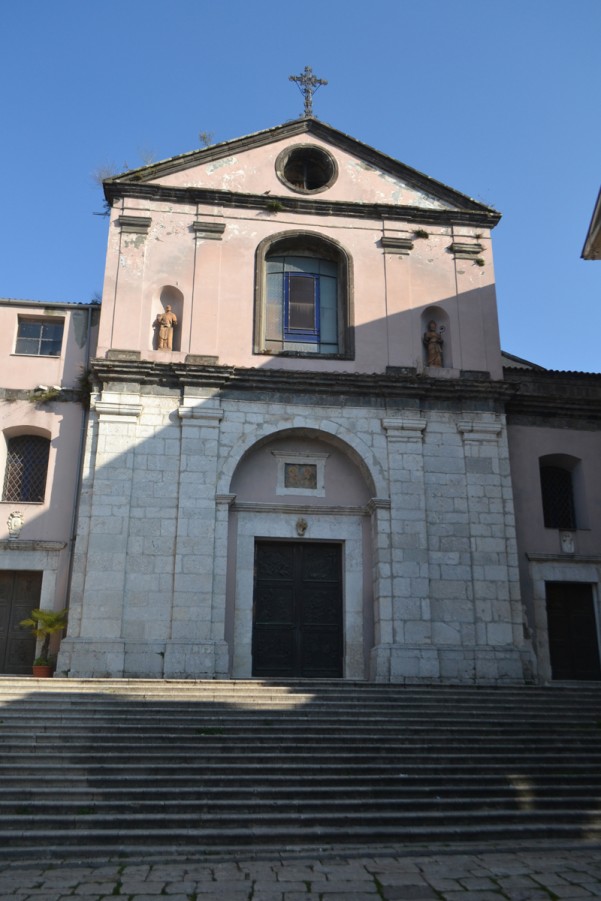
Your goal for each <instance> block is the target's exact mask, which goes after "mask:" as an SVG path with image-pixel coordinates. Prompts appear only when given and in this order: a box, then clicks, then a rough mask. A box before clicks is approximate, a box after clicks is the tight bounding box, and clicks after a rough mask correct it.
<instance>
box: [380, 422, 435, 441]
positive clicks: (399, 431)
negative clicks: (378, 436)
mask: <svg viewBox="0 0 601 901" xmlns="http://www.w3.org/2000/svg"><path fill="white" fill-rule="evenodd" d="M382 427H383V428H384V429H385V430H386V432H387V437H388V440H389V441H423V438H424V432H425V430H426V420H425V419H383V420H382Z"/></svg>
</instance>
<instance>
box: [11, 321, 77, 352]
mask: <svg viewBox="0 0 601 901" xmlns="http://www.w3.org/2000/svg"><path fill="white" fill-rule="evenodd" d="M64 324H65V323H64V320H62V319H58V320H57V319H19V330H18V332H17V344H16V347H15V353H16V354H27V355H29V356H35V357H60V355H61V348H62V345H63V328H64Z"/></svg>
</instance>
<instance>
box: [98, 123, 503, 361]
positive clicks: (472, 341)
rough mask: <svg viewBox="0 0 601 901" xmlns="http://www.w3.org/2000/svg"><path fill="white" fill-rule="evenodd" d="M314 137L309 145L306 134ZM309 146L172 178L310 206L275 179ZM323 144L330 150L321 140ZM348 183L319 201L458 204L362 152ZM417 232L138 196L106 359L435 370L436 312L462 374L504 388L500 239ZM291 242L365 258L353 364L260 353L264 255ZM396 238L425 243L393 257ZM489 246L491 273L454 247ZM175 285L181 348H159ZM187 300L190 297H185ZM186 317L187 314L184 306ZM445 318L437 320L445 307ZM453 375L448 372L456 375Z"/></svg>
mask: <svg viewBox="0 0 601 901" xmlns="http://www.w3.org/2000/svg"><path fill="white" fill-rule="evenodd" d="M302 139H307V136H301V140H302ZM301 140H299V136H295V137H293V138H289V139H288V140H287V141H278V142H276V143H275V144H274V145H267V146H263V147H257V148H254V149H250V150H248V151H246V152H244V153H243V154H240V155H239V156H238V157H232V158H226V159H222V160H219V161H213V162H212V163H205V164H204V165H198V166H196V167H194V168H192V169H186V170H185V171H180V172H175V173H172V174H168V175H165V176H163V177H161V178H160V179H159V180H158V181H159V182H160V183H161V184H165V185H177V186H179V187H182V186H202V187H205V188H215V189H219V190H236V191H242V192H244V193H253V194H257V195H261V196H263V195H267V194H269V193H270V192H273V193H274V194H277V195H278V196H286V195H287V194H288V195H290V196H295V197H296V199H298V195H294V193H293V192H292V191H291V190H290V189H289V188H286V186H285V185H283V184H282V182H281V181H280V180H279V179H278V177H277V175H276V173H275V168H274V166H275V160H276V158H277V156H278V154H279V153H280V151H281V150H282V148H283V147H285V146H286V145H287V144H290V145H295V144H298V143H300V142H301ZM310 143H311V144H313V145H318V144H319V143H320V141H318V140H316V139H315V138H313V137H311V139H310ZM330 151H331V152H332V154H333V155H334V156H335V158H336V161H337V164H338V169H339V177H338V179H337V181H336V182H335V183H334V185H332V187H331V188H328V189H327V190H325V191H323V192H320V193H319V194H317V195H316V196H315V197H314V198H313V199H315V200H318V201H319V200H324V201H341V200H346V201H352V202H353V203H359V204H361V203H369V204H373V203H387V204H394V205H397V204H408V205H410V206H412V207H414V208H415V207H418V208H420V207H421V208H423V210H424V214H425V215H426V214H427V211H429V210H431V209H444V208H445V206H446V201H445V202H442V201H439V200H436V199H435V198H434V197H433V196H432V195H430V194H428V193H420V192H419V191H418V190H416V189H415V188H413V187H410V186H408V185H405V184H403V183H402V181H401V180H399V179H395V178H393V177H392V176H390V175H388V174H386V173H384V172H379V171H377V170H376V169H375V168H374V167H373V166H368V165H366V164H365V163H363V162H362V161H360V160H358V159H355V158H353V157H352V156H351V155H350V154H348V153H346V152H342V151H340V150H339V149H337V148H335V149H332V148H330ZM123 215H128V216H144V217H150V219H151V224H150V227H149V231H148V234H146V235H145V234H132V233H128V232H127V231H123V230H122V229H121V228H120V225H119V217H120V216H123ZM195 221H203V222H204V221H210V222H218V223H221V224H223V225H225V231H224V232H223V236H222V239H221V240H211V239H206V238H198V239H195V237H194V234H193V232H192V228H191V226H192V223H193V222H195ZM417 227H418V226H417V225H416V224H415V223H410V222H407V223H403V222H402V221H398V220H391V221H386V219H383V218H382V217H381V216H379V217H378V218H373V219H369V218H356V217H352V216H346V215H342V214H337V213H334V214H329V215H328V216H327V217H325V216H323V215H318V214H317V213H308V212H303V213H297V212H293V211H286V210H283V211H274V212H270V211H268V210H256V209H242V208H236V207H231V208H230V207H228V208H227V209H226V208H223V207H220V206H217V205H206V206H203V205H202V204H198V205H197V204H190V205H185V204H182V205H180V204H175V203H168V202H162V201H158V200H156V201H154V200H153V201H145V200H140V199H130V200H127V202H119V203H117V204H116V206H115V207H114V208H113V211H112V215H111V221H110V227H109V237H108V254H107V267H106V277H105V284H104V291H103V306H102V320H101V328H100V337H99V348H98V351H99V355H100V356H103V355H105V354H106V352H107V351H108V350H109V349H110V348H118V349H124V350H125V349H127V350H137V351H140V352H141V354H142V357H143V358H144V359H151V360H152V359H154V360H163V361H165V360H178V361H183V360H184V359H185V356H186V354H199V355H210V356H216V357H218V358H219V362H220V363H224V364H229V365H236V366H269V367H277V368H286V369H301V370H302V369H304V370H307V369H310V370H317V371H331V370H334V371H336V370H338V371H349V372H383V371H384V370H385V368H386V366H389V365H391V366H415V367H417V368H418V369H421V368H423V365H424V353H423V346H422V335H423V328H424V317H425V318H427V317H428V315H429V310H430V308H432V307H435V308H436V309H437V310H442V311H444V313H445V314H446V316H447V317H448V323H449V328H448V332H447V336H446V339H445V340H446V342H447V347H446V355H447V359H448V360H449V361H450V365H449V366H448V368H452V369H453V370H455V371H458V370H461V369H464V370H465V369H469V370H485V371H488V372H490V373H491V374H492V376H493V377H494V378H500V377H501V361H500V352H499V333H498V324H497V314H496V300H495V289H494V269H493V262H492V251H491V246H490V234H489V233H488V232H487V231H484V232H483V231H482V230H477V229H474V228H471V227H468V226H466V227H451V226H442V225H426V226H425V230H426V231H427V232H428V235H429V237H428V238H417V237H415V234H414V233H415V230H416V228H417ZM287 231H291V232H292V231H304V232H314V233H318V234H321V235H323V236H324V237H326V238H329V239H331V240H333V241H336V242H339V243H340V245H341V246H342V247H343V248H344V250H345V251H346V253H347V254H348V256H349V258H350V259H351V261H352V270H353V289H352V310H353V312H352V323H351V324H352V326H353V328H354V338H355V356H354V359H352V360H348V359H346V360H326V359H321V360H320V359H317V360H316V359H310V360H309V359H303V358H302V357H300V358H290V357H282V356H270V355H266V354H258V353H253V326H254V303H255V253H256V249H257V246H258V245H259V244H260V242H261V241H263V240H264V239H266V238H269V237H270V236H272V235H275V234H281V233H286V232H287ZM384 236H387V237H389V236H392V237H404V238H409V239H412V240H413V244H414V246H413V249H412V250H411V251H410V253H409V254H408V255H399V254H395V253H386V252H385V251H384V249H383V248H382V246H381V243H380V242H381V239H382V238H383V237H384ZM458 241H459V242H468V243H470V242H471V243H480V244H482V245H483V247H484V250H483V251H482V252H481V254H480V257H481V259H482V260H483V261H484V265H476V264H475V263H474V260H472V259H456V258H455V256H454V255H453V254H452V253H451V252H450V250H449V248H450V245H451V244H452V243H453V242H458ZM167 286H169V287H170V288H171V289H175V294H176V296H181V304H180V306H179V310H176V311H177V312H178V313H179V314H180V315H179V319H180V322H179V325H178V329H179V334H178V337H177V345H178V347H179V350H174V351H172V352H169V353H165V352H160V351H157V350H154V349H153V329H152V323H153V321H154V319H155V318H156V314H157V312H158V311H159V310H162V309H163V308H164V305H165V303H164V301H163V303H162V304H161V295H162V292H163V291H164V289H165V288H166V287H167ZM178 292H179V294H178ZM174 309H176V307H174ZM435 313H436V310H435ZM445 365H446V364H445Z"/></svg>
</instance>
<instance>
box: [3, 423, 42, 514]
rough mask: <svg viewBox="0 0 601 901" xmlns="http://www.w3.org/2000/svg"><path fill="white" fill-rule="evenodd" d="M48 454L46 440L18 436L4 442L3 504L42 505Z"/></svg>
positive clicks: (31, 436) (35, 436)
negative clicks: (9, 502)
mask: <svg viewBox="0 0 601 901" xmlns="http://www.w3.org/2000/svg"><path fill="white" fill-rule="evenodd" d="M49 452H50V441H49V439H48V438H42V437H40V436H39V435H18V436H17V437H15V438H9V439H8V440H7V442H6V468H5V470H4V486H3V490H2V500H3V501H13V502H21V503H27V504H40V503H42V501H43V500H44V494H45V492H46V476H47V474H48V455H49Z"/></svg>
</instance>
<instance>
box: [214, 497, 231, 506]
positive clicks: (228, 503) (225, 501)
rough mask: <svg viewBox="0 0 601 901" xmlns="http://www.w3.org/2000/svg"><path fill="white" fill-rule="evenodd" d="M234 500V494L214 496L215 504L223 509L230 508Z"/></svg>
mask: <svg viewBox="0 0 601 901" xmlns="http://www.w3.org/2000/svg"><path fill="white" fill-rule="evenodd" d="M235 500H236V495H235V494H216V495H215V503H216V504H222V505H223V506H225V507H231V506H232V504H233V503H234V501H235Z"/></svg>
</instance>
